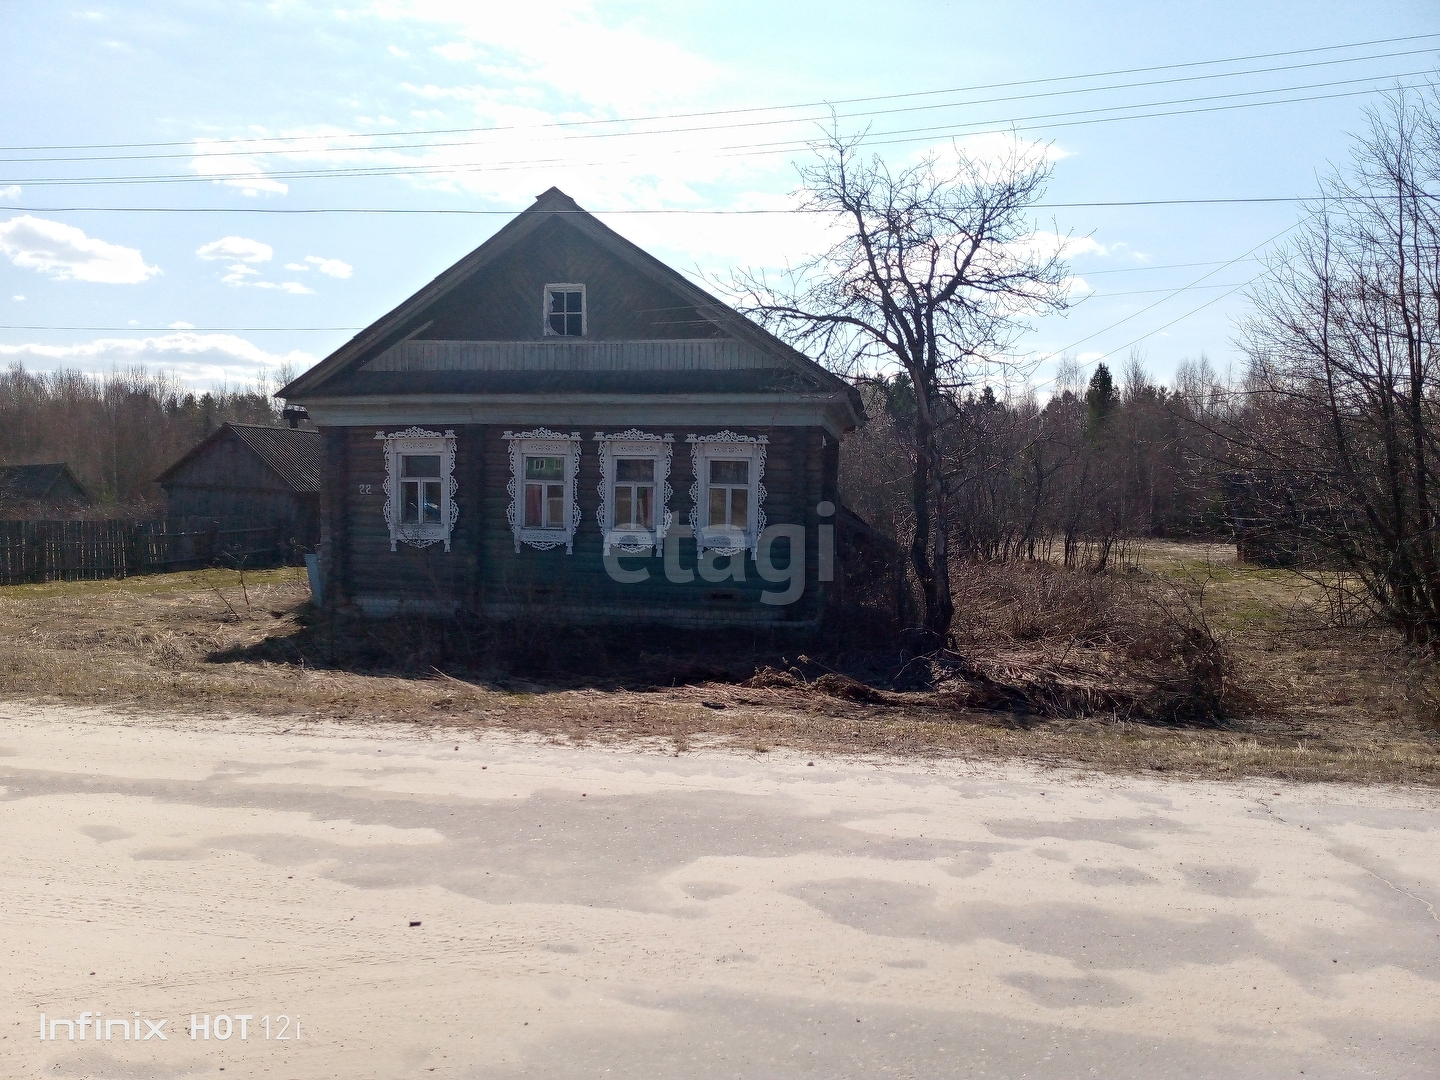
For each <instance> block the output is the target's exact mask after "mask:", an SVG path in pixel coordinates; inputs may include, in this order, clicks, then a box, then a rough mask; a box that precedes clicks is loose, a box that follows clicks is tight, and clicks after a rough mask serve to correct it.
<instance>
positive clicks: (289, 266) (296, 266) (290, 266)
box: [285, 263, 310, 274]
mask: <svg viewBox="0 0 1440 1080" xmlns="http://www.w3.org/2000/svg"><path fill="white" fill-rule="evenodd" d="M285 269H286V270H296V271H299V272H301V273H305V274H308V273H309V272H310V267H308V266H306V265H305V264H304V263H286V264H285Z"/></svg>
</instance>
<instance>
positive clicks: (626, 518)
mask: <svg viewBox="0 0 1440 1080" xmlns="http://www.w3.org/2000/svg"><path fill="white" fill-rule="evenodd" d="M634 491H635V489H634V488H631V487H627V486H624V485H622V486H620V487H617V488H616V489H615V525H616V527H617V528H621V529H623V528H625V526H627V525H631V524H634V521H635V519H634V517H632V516H631V515H632V514H633V513H634V510H635V504H634V502H633V500H632V499H631V496H632V495H633V494H634Z"/></svg>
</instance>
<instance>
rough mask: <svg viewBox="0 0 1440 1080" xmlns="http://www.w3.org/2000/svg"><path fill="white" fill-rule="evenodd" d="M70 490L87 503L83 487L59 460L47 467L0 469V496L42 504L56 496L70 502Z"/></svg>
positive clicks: (9, 466) (7, 467)
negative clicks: (77, 493) (78, 494)
mask: <svg viewBox="0 0 1440 1080" xmlns="http://www.w3.org/2000/svg"><path fill="white" fill-rule="evenodd" d="M67 489H70V490H67ZM73 491H78V492H79V493H80V496H81V498H83V499H84V500H85V501H86V502H89V501H90V493H89V492H88V491H86V490H85V485H84V484H82V483H80V481H79V480H77V479H76V477H75V474H74V473H72V472H71V471H70V466H69V465H67V464H65V462H63V461H56V462H52V463H50V464H47V465H4V466H0V497H5V498H10V499H20V500H24V501H26V502H44V501H45V500H47V499H54V498H56V497H57V496H58V497H59V498H63V499H72V498H73V494H72V492H73Z"/></svg>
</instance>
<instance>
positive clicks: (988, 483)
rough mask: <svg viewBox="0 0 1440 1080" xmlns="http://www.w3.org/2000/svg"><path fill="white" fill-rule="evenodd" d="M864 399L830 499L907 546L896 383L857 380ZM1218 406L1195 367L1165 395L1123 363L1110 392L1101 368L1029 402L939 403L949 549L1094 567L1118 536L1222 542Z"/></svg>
mask: <svg viewBox="0 0 1440 1080" xmlns="http://www.w3.org/2000/svg"><path fill="white" fill-rule="evenodd" d="M865 396H866V405H867V410H868V412H869V413H870V416H871V422H870V423H869V424H868V425H867V426H866V427H864V428H862V429H861V430H860V431H859V432H857V433H856V434H855V435H853V436H851V437H850V438H849V439H847V441H846V444H845V450H844V458H843V463H842V470H841V486H842V491H843V498H844V499H845V501H846V504H847V505H848V506H849V507H850V508H851V509H853V510H855V511H856V512H857V513H859V514H860V515H861V516H862V517H864V518H865V519H866V520H867V521H869V522H870V523H871V524H873V525H875V526H876V527H877V528H879V529H881V530H882V531H884V532H886V533H888V534H889V535H891V536H893V537H894V538H895V539H897V540H899V541H900V542H901V543H902V544H908V543H909V542H910V540H911V538H912V537H913V535H914V531H915V521H914V510H913V506H914V501H913V498H912V495H911V478H912V476H913V474H914V456H915V452H914V449H913V446H912V445H911V442H910V439H909V438H908V437H907V433H908V432H911V431H913V430H914V421H913V416H912V412H911V411H912V410H913V408H914V403H913V401H914V399H913V395H912V394H911V393H910V390H909V386H908V383H907V381H906V379H905V377H904V376H903V375H902V376H898V377H895V378H891V379H888V380H874V381H871V382H869V383H868V384H867V385H866V387H865ZM1228 400H1229V398H1228V396H1227V394H1226V387H1225V386H1224V384H1223V383H1222V381H1221V380H1220V378H1219V377H1218V376H1217V374H1216V372H1215V371H1214V370H1213V369H1212V368H1211V366H1210V364H1209V363H1208V362H1207V361H1205V360H1204V359H1201V360H1199V361H1195V362H1187V363H1185V364H1182V365H1181V367H1180V368H1179V370H1178V372H1177V375H1176V379H1175V383H1174V386H1166V385H1162V384H1159V383H1156V382H1155V381H1153V380H1152V379H1151V378H1150V376H1149V375H1148V374H1147V372H1146V370H1145V367H1144V364H1143V363H1142V361H1141V359H1140V358H1139V357H1138V356H1132V357H1131V359H1130V361H1129V363H1128V364H1127V365H1126V367H1125V370H1124V373H1123V376H1122V378H1121V379H1120V380H1119V382H1118V383H1117V381H1116V380H1115V378H1114V376H1113V375H1112V373H1111V371H1110V369H1109V368H1108V366H1107V365H1105V364H1100V365H1098V366H1097V367H1096V368H1095V369H1094V371H1093V372H1092V373H1090V377H1089V379H1088V380H1086V379H1085V378H1084V376H1083V375H1082V372H1081V369H1080V368H1079V367H1078V366H1077V365H1075V364H1074V363H1068V364H1065V365H1063V366H1062V368H1061V371H1060V375H1059V377H1058V378H1057V380H1056V383H1055V387H1054V392H1053V393H1051V394H1050V396H1049V397H1048V398H1047V399H1045V400H1043V401H1042V400H1041V398H1040V396H1039V395H1038V394H1037V393H1035V392H1034V391H1033V390H1031V391H1026V392H1024V393H1020V394H1013V395H1007V396H997V395H996V394H995V392H994V391H993V390H992V389H991V388H990V387H985V388H983V389H982V390H981V391H980V392H979V393H969V394H966V395H965V396H964V397H963V398H961V399H959V400H951V401H947V402H945V404H944V407H943V410H942V411H943V415H942V416H941V417H940V421H941V422H940V424H939V425H938V426H939V427H940V429H941V431H942V433H943V435H942V446H943V466H942V477H943V481H944V488H945V491H946V493H947V501H948V509H949V533H948V537H947V542H948V545H949V549H950V551H951V552H952V553H953V554H954V555H956V556H958V557H961V558H970V559H981V560H996V559H1015V558H1021V559H1045V560H1050V559H1060V560H1062V561H1063V562H1064V563H1065V565H1067V566H1072V567H1077V568H1086V569H1090V570H1103V569H1105V568H1106V567H1107V566H1108V565H1109V564H1110V561H1111V559H1112V558H1113V556H1114V554H1115V551H1116V545H1117V544H1120V543H1122V542H1123V541H1125V540H1127V539H1133V538H1139V537H1162V536H1197V535H1228V533H1229V522H1228V520H1227V512H1226V504H1225V499H1224V492H1223V490H1222V487H1223V486H1222V484H1221V483H1219V482H1217V474H1216V470H1215V468H1214V467H1213V461H1214V459H1215V455H1216V451H1217V447H1216V446H1215V445H1214V440H1213V438H1212V436H1211V435H1209V434H1208V432H1209V431H1210V430H1211V427H1212V425H1211V424H1209V423H1208V421H1207V419H1206V418H1207V416H1208V415H1209V414H1210V413H1211V412H1213V410H1214V409H1216V408H1217V407H1219V406H1222V405H1223V404H1224V403H1226V402H1227V401H1228Z"/></svg>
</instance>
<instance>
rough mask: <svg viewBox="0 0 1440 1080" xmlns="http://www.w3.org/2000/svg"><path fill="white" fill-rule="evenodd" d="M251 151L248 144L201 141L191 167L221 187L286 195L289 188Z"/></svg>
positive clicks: (214, 140) (198, 140)
mask: <svg viewBox="0 0 1440 1080" xmlns="http://www.w3.org/2000/svg"><path fill="white" fill-rule="evenodd" d="M247 149H248V148H247V147H246V146H245V144H244V143H235V142H228V141H226V142H222V141H220V140H216V139H197V140H196V142H195V157H194V158H192V159H191V161H190V167H191V168H192V169H194V170H195V172H196V173H197V174H199V175H200V176H210V177H214V178H215V183H217V184H223V185H224V186H226V187H233V188H239V189H240V192H241V194H243V195H250V196H257V195H259V194H260V193H261V192H264V193H266V194H269V195H284V194H286V193H287V192H288V191H289V190H290V187H289V185H288V184H283V183H281V182H280V181H279V180H271V179H270V178H269V177H267V176H266V175H265V170H264V168H263V167H262V166H261V165H260V163H259V162H258V161H256V160H255V156H254V155H253V154H250V153H248V152H247Z"/></svg>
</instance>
